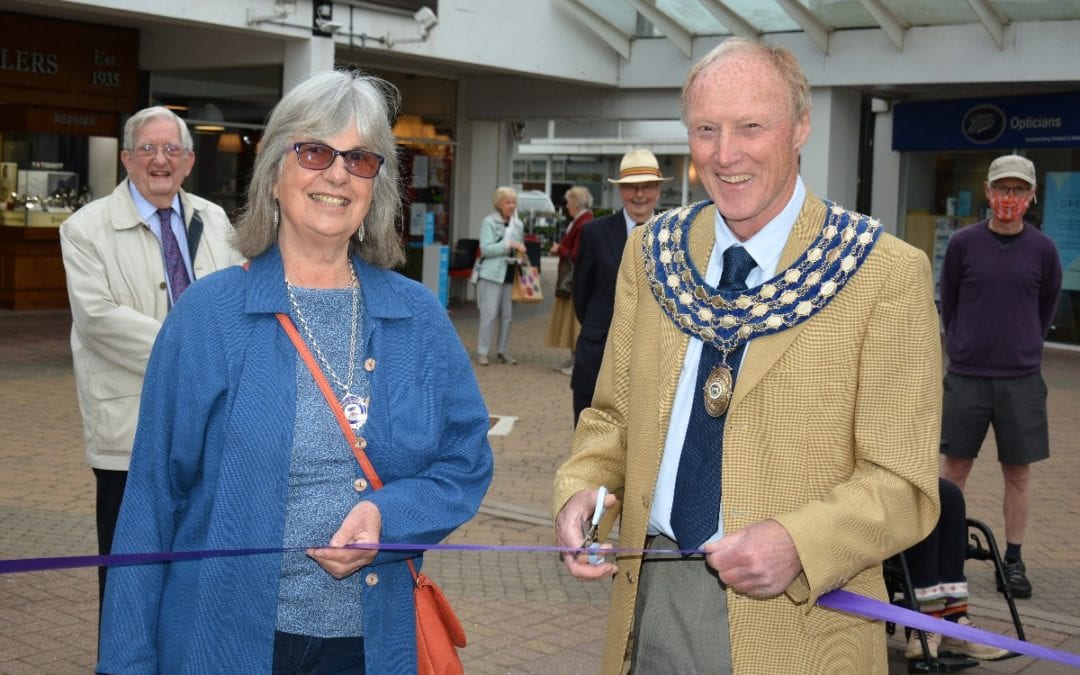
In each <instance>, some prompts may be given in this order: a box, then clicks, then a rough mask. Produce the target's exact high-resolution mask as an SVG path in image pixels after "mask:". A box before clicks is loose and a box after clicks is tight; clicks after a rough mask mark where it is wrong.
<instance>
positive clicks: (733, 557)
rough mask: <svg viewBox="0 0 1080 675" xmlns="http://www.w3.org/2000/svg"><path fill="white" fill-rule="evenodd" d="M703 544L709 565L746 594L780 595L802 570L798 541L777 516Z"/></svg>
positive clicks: (760, 596) (731, 585)
mask: <svg viewBox="0 0 1080 675" xmlns="http://www.w3.org/2000/svg"><path fill="white" fill-rule="evenodd" d="M704 548H705V561H706V562H707V563H708V564H709V567H712V568H713V569H714V570H716V572H717V574H719V575H720V578H721V579H723V580H724V583H725V584H727V585H728V586H730V587H731V588H732V589H734V590H735V591H737V592H739V593H743V594H745V595H750V596H754V597H758V598H769V597H773V596H775V595H779V594H780V593H783V592H784V590H785V589H786V588H787V587H788V586H789V585H791V582H792V581H794V580H795V577H796V576H798V574H799V572H801V571H802V561H801V560H799V551H798V550H797V549H796V548H795V542H793V541H792V540H791V535H789V534H788V531H787V530H786V529H784V526H783V525H781V524H780V523H778V522H776V521H775V520H763V521H761V522H758V523H754V524H753V525H751V526H749V527H744V528H743V529H741V530H737V531H735V532H732V533H731V534H726V535H724V538H723V539H721V540H720V541H717V542H713V543H710V544H705V546H704Z"/></svg>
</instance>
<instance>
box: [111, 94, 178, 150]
mask: <svg viewBox="0 0 1080 675" xmlns="http://www.w3.org/2000/svg"><path fill="white" fill-rule="evenodd" d="M153 120H171V121H173V122H175V123H176V126H177V127H178V128H179V130H180V145H182V146H184V149H185V150H187V151H188V152H191V150H192V148H193V147H194V146H193V145H192V142H191V132H190V131H188V128H187V124H185V123H184V120H182V119H180V117H179V116H178V115H177V114H176V113H174V112H173V111H171V110H169V109H168V108H166V107H165V106H160V105H156V106H153V107H151V108H143V109H142V110H140V111H139V112H137V113H135V114H134V115H132V116H131V117H129V118H128V121H127V122H125V123H124V149H125V150H134V149H135V135H136V134H138V133H139V129H142V128H143V125H145V124H146V123H147V122H151V121H153Z"/></svg>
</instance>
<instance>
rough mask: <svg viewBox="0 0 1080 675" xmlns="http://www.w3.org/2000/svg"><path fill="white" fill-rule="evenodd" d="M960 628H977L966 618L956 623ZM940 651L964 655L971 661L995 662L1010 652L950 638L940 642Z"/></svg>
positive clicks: (961, 618) (963, 617)
mask: <svg viewBox="0 0 1080 675" xmlns="http://www.w3.org/2000/svg"><path fill="white" fill-rule="evenodd" d="M956 623H958V624H960V625H961V626H970V627H971V628H978V626H976V625H975V624H973V623H972V622H971V619H969V618H967V617H966V616H962V617H960V618H959V619H958V620H957V622H956ZM941 651H942V652H952V653H953V654H964V655H965V656H970V657H971V658H973V659H979V660H980V661H997V660H998V659H1003V658H1005V657H1006V656H1008V655H1009V654H1011V653H1012V652H1010V651H1009V650H1008V649H1001V648H1000V647H991V646H989V645H980V644H976V643H974V642H968V641H967V640H959V639H957V638H952V637H944V638H942V640H941Z"/></svg>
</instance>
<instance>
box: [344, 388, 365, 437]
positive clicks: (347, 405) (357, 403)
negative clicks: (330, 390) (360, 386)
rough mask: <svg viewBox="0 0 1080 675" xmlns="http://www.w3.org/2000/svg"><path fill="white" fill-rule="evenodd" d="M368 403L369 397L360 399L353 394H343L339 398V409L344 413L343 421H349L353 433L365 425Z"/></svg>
mask: <svg viewBox="0 0 1080 675" xmlns="http://www.w3.org/2000/svg"><path fill="white" fill-rule="evenodd" d="M370 403H371V397H370V396H365V397H364V398H360V397H359V396H357V395H355V394H345V395H344V396H342V397H341V409H342V410H344V411H345V419H346V420H348V421H349V426H350V427H352V428H353V431H360V428H361V427H363V426H364V425H365V424H367V418H368V404H370Z"/></svg>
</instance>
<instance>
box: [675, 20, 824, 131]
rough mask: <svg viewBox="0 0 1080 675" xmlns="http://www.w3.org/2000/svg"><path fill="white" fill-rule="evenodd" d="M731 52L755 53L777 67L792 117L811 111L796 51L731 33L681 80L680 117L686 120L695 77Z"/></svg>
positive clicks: (728, 56)
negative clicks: (732, 35) (684, 80)
mask: <svg viewBox="0 0 1080 675" xmlns="http://www.w3.org/2000/svg"><path fill="white" fill-rule="evenodd" d="M732 56H754V57H757V58H760V59H762V60H764V61H766V62H767V63H769V64H770V65H772V67H773V68H775V69H776V73H777V75H779V76H780V79H781V80H783V81H784V84H785V85H786V86H787V88H788V97H789V100H790V102H791V114H792V118H793V119H796V120H798V119H802V117H803V115H809V114H810V107H811V105H812V103H811V100H810V83H809V82H807V80H806V72H805V71H803V67H802V65H800V64H799V59H798V58H796V57H795V54H794V53H793V52H792V51H791V50H790V49H786V48H784V47H779V46H776V45H770V44H767V43H765V42H761V41H760V40H751V39H750V38H742V37H731V38H728V39H726V40H724V41H723V42H721V43H720V44H718V45H717V46H715V47H713V49H712V50H711V51H710V52H709V53H708V54H706V55H705V56H703V57H701V60H699V61H698V62H697V63H695V64H694V65H693V66H692V67H691V68H690V72H689V73H688V74H687V75H686V82H684V83H683V88H682V96H681V97H680V102H681V104H682V119H683V122H684V123H685V122H686V108H687V104H688V99H689V92H690V88H691V87H692V86H693V84H694V82H695V81H697V78H698V76H699V75H701V73H702V72H704V71H705V70H706V69H707V68H708V67H709V66H711V65H713V64H714V63H717V62H719V61H721V60H723V59H726V58H730V57H732Z"/></svg>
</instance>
